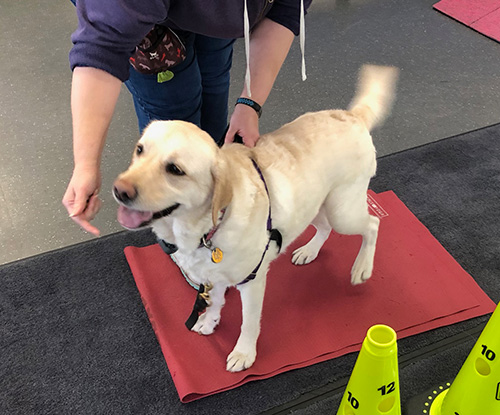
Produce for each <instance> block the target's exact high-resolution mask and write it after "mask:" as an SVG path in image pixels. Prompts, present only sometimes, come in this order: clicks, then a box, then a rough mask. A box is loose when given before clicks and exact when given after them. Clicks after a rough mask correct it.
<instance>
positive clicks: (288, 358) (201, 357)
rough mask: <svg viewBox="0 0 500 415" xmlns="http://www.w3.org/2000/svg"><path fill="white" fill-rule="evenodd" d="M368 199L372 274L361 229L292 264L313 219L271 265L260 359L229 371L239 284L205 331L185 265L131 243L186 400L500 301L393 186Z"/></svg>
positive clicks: (482, 310)
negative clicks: (360, 280) (375, 231)
mask: <svg viewBox="0 0 500 415" xmlns="http://www.w3.org/2000/svg"><path fill="white" fill-rule="evenodd" d="M368 203H369V206H370V207H371V212H372V214H376V215H377V216H379V217H380V218H381V224H380V231H379V239H378V246H377V252H376V254H375V269H374V272H373V276H372V278H371V279H370V280H369V281H368V282H367V283H365V284H363V285H358V286H355V287H353V286H352V285H351V284H350V275H349V274H350V268H351V266H352V264H353V262H354V258H355V257H356V254H357V252H358V249H359V246H360V244H361V237H359V236H342V235H338V234H332V235H331V236H330V238H329V240H328V241H327V242H326V244H325V246H324V247H323V249H322V251H321V252H320V254H319V256H318V258H317V259H316V260H315V261H314V262H312V263H311V264H309V265H305V266H295V265H293V264H292V263H291V262H290V258H291V252H293V250H294V249H295V248H297V247H299V246H300V245H301V244H304V243H305V242H307V241H308V240H309V238H310V237H311V235H312V234H313V232H314V231H313V229H311V228H310V229H308V230H307V231H306V232H305V233H304V234H303V235H302V236H301V237H299V238H298V240H297V241H295V243H294V244H293V245H292V246H291V247H290V248H289V249H288V250H287V252H286V253H285V254H284V255H282V256H281V257H279V259H277V260H276V261H275V262H274V263H273V264H272V266H271V269H270V271H269V275H268V284H267V291H266V297H265V300H264V310H263V316H262V331H261V335H260V338H259V342H258V346H257V360H256V362H255V364H254V365H253V366H252V367H251V368H250V369H248V370H246V371H244V372H240V373H236V374H233V373H229V372H226V370H225V362H226V356H227V355H228V354H229V353H230V352H231V350H232V348H233V347H234V345H235V343H236V340H237V338H238V335H239V330H240V325H241V303H240V298H239V294H238V292H237V290H236V289H230V290H229V291H228V292H227V295H226V299H227V301H226V305H225V307H224V309H223V310H222V318H221V323H220V325H219V327H217V329H216V330H215V333H214V334H212V335H211V336H206V337H205V336H200V335H198V334H196V333H193V332H190V331H188V330H187V329H186V327H185V326H184V322H185V320H186V319H187V317H188V316H189V314H190V313H191V310H192V306H193V303H194V300H195V296H196V291H195V290H194V289H193V288H191V287H190V286H189V285H188V284H187V282H186V281H185V279H184V277H183V276H182V275H181V273H180V271H179V269H178V268H177V266H176V265H175V264H174V263H173V262H172V261H171V259H170V258H169V257H168V256H167V255H166V254H164V253H163V251H162V250H161V248H160V247H159V246H158V245H151V246H148V247H145V248H135V247H127V248H125V254H126V256H127V260H128V262H129V265H130V267H131V269H132V273H133V275H134V278H135V281H136V284H137V287H138V288H139V291H140V293H141V297H142V300H143V302H144V306H145V308H146V311H147V313H148V315H149V318H150V320H151V323H152V326H153V329H154V331H155V333H156V336H157V337H158V340H159V343H160V346H161V349H162V351H163V354H164V356H165V360H166V362H167V364H168V367H169V370H170V373H171V375H172V378H173V380H174V383H175V385H176V388H177V391H178V393H179V397H180V399H181V401H182V402H189V401H193V400H195V399H199V398H202V397H204V396H208V395H212V394H215V393H218V392H222V391H225V390H229V389H232V388H235V387H237V386H240V385H242V384H244V383H247V382H250V381H253V380H258V379H266V378H269V377H271V376H274V375H276V374H278V373H282V372H286V371H288V370H292V369H297V368H301V367H306V366H309V365H311V364H313V363H318V362H321V361H325V360H328V359H331V358H334V357H337V356H341V355H344V354H346V353H349V352H353V351H358V350H359V349H360V347H361V342H362V341H363V338H364V336H365V334H366V331H367V329H368V328H369V327H370V326H372V325H374V324H387V325H389V326H391V327H393V328H394V329H395V330H396V331H397V332H398V336H399V338H402V337H406V336H410V335H413V334H416V333H421V332H424V331H427V330H431V329H434V328H437V327H441V326H445V325H449V324H452V323H456V322H458V321H462V320H466V319H469V318H472V317H476V316H480V315H483V314H487V313H489V312H492V311H493V309H494V307H495V304H494V303H493V302H492V301H491V300H490V299H489V298H488V296H486V294H485V293H484V292H483V291H482V290H481V289H480V288H479V287H478V285H477V284H476V283H475V281H474V280H473V279H472V278H471V277H470V276H469V275H468V274H467V273H466V272H465V271H464V270H463V269H462V268H461V267H460V265H458V264H457V262H456V261H455V260H454V259H453V258H452V257H451V256H450V255H449V254H448V252H446V250H445V249H444V248H443V247H442V246H441V245H440V244H439V242H438V241H437V240H436V239H435V238H434V237H433V236H432V235H431V234H430V232H429V231H428V230H427V229H426V228H425V227H424V226H423V225H422V224H421V223H420V222H419V221H418V220H417V219H416V218H415V216H414V215H413V214H412V213H411V212H410V211H409V210H408V209H407V208H406V206H405V205H404V204H403V203H402V202H401V201H400V200H399V199H398V198H397V196H396V195H395V194H394V193H393V192H385V193H382V194H378V195H375V194H374V193H372V192H370V194H369V197H368Z"/></svg>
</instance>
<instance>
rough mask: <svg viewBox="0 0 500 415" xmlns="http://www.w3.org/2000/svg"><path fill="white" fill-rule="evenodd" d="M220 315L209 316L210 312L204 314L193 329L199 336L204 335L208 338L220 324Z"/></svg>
mask: <svg viewBox="0 0 500 415" xmlns="http://www.w3.org/2000/svg"><path fill="white" fill-rule="evenodd" d="M219 321H220V314H219V315H218V316H213V315H209V314H208V312H205V313H203V314H202V315H201V316H200V317H198V321H197V322H196V324H195V325H194V326H193V328H192V329H191V330H192V331H195V332H196V333H198V334H203V335H205V336H208V335H209V334H212V333H213V332H214V330H215V328H216V327H217V325H218V324H219Z"/></svg>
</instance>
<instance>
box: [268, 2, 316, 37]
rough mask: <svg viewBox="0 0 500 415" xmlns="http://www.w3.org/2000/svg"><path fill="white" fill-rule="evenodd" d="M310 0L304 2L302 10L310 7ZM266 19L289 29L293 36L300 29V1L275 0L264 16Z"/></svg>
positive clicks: (296, 34)
mask: <svg viewBox="0 0 500 415" xmlns="http://www.w3.org/2000/svg"><path fill="white" fill-rule="evenodd" d="M311 3H312V0H304V8H305V9H306V11H307V9H308V8H309V6H310V5H311ZM266 17H267V18H269V19H271V20H272V21H274V22H276V23H279V24H280V25H282V26H285V27H286V28H288V29H290V30H291V31H292V32H293V34H294V35H295V36H298V34H299V28H300V0H275V1H274V4H273V7H272V8H271V10H269V13H267V15H266Z"/></svg>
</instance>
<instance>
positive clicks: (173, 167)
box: [166, 163, 186, 176]
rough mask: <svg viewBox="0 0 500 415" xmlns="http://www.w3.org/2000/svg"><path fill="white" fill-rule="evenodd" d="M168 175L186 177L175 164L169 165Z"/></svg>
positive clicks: (167, 168)
mask: <svg viewBox="0 0 500 415" xmlns="http://www.w3.org/2000/svg"><path fill="white" fill-rule="evenodd" d="M166 170H167V173H171V174H173V175H175V176H184V175H185V174H186V173H184V172H183V171H182V170H181V169H179V167H177V166H176V165H175V164H174V163H168V164H167V167H166Z"/></svg>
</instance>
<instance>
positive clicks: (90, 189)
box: [62, 167, 101, 236]
mask: <svg viewBox="0 0 500 415" xmlns="http://www.w3.org/2000/svg"><path fill="white" fill-rule="evenodd" d="M100 187H101V173H100V171H99V168H95V167H80V168H78V167H75V169H74V171H73V176H72V177H71V181H70V182H69V185H68V188H67V189H66V193H65V194H64V197H63V200H62V203H63V205H64V206H65V207H66V210H67V211H68V213H69V216H70V218H71V219H73V220H74V221H75V222H76V223H78V225H80V226H81V227H82V228H83V229H84V230H86V231H87V232H90V233H92V234H94V235H96V236H99V234H100V231H99V229H97V228H96V227H95V226H93V225H91V224H90V221H91V220H92V219H94V218H95V216H96V215H97V212H99V209H100V208H101V200H100V199H99V196H98V195H99V189H100Z"/></svg>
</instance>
